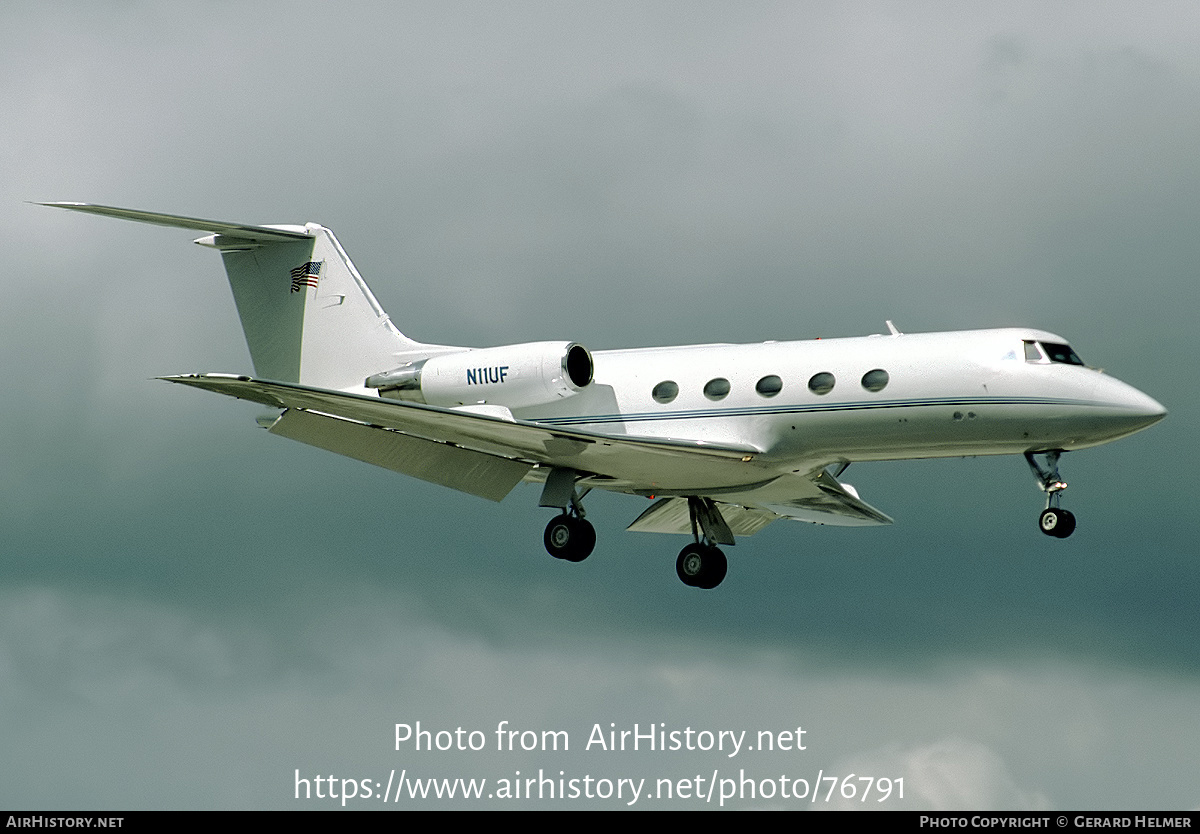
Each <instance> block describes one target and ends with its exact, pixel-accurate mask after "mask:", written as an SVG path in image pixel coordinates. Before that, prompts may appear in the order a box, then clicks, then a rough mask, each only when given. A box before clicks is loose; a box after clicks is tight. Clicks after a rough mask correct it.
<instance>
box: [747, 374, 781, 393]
mask: <svg viewBox="0 0 1200 834" xmlns="http://www.w3.org/2000/svg"><path fill="white" fill-rule="evenodd" d="M754 390H755V391H757V392H758V393H760V394H762V395H763V396H764V397H773V396H775V395H776V394H778V393H779V392H780V391H782V390H783V380H782V379H780V378H779V377H777V376H776V375H775V374H771V375H770V376H764V377H763V378H762V379H760V380H759V381H758V382H757V383H756V384H755V386H754Z"/></svg>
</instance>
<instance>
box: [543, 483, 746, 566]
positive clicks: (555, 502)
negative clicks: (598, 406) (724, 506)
mask: <svg viewBox="0 0 1200 834" xmlns="http://www.w3.org/2000/svg"><path fill="white" fill-rule="evenodd" d="M578 480H579V473H577V472H576V471H575V470H573V469H551V470H550V472H549V473H548V474H547V475H546V485H545V487H543V488H542V497H541V500H540V501H539V502H538V504H539V506H542V507H557V508H558V509H560V510H562V512H561V513H560V514H559V515H556V516H555V517H554V518H552V519H550V523H549V524H547V525H546V534H545V535H544V536H543V537H542V541H543V542H544V543H545V545H546V552H548V553H549V554H550V555H551V556H553V557H554V558H555V559H565V560H567V561H568V562H582V561H583V560H584V559H586V558H587V557H588V556H590V555H591V553H592V550H593V549H594V548H595V547H596V528H594V527H593V526H592V525H591V522H589V521H587V520H586V519H585V518H584V517H583V516H584V512H583V498H584V496H585V495H587V494H588V492H589V491H590V490H589V489H584V490H583V491H582V492H580V491H578V490H577V489H576V488H575V485H576V482H577V481H578ZM687 503H688V515H689V516H690V518H691V526H692V538H693V539H695V541H694V542H692V543H691V544H689V545H688V546H687V547H685V548H684V549H683V550H681V551H679V558H677V559H676V560H675V572H676V573H678V574H679V578H680V579H681V580H682V581H683V584H684V585H688V586H691V587H693V588H704V589H706V590H707V589H711V588H715V587H717V586H718V585H720V584H721V581H722V580H723V579H724V578H725V573H726V572H727V571H728V570H729V562H728V561H727V560H726V559H725V554H724V553H722V552H721V551H720V549H719V548H717V546H716V545H718V544H733V543H734V541H733V532H732V531H731V530H730V529H729V525H728V524H726V523H725V519H724V518H723V517H722V516H721V510H720V509H719V508H718V507H717V504H716V502H715V501H713V500H712V499H711V498H698V497H695V496H689V497H688V499H687Z"/></svg>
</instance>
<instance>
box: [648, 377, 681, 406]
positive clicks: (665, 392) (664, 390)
mask: <svg viewBox="0 0 1200 834" xmlns="http://www.w3.org/2000/svg"><path fill="white" fill-rule="evenodd" d="M650 396H652V397H654V401H655V402H659V403H669V402H670V401H671V400H673V399H675V398H676V397H678V396H679V386H678V385H676V384H675V383H674V382H672V381H671V380H669V379H668V380H666V381H665V382H660V383H658V385H655V386H654V390H653V391H652V392H651V393H650Z"/></svg>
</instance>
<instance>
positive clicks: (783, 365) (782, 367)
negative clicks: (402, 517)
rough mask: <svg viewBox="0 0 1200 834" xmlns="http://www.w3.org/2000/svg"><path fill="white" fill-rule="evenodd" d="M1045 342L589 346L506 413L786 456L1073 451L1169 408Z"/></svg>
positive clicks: (1005, 335)
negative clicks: (574, 379) (581, 366)
mask: <svg viewBox="0 0 1200 834" xmlns="http://www.w3.org/2000/svg"><path fill="white" fill-rule="evenodd" d="M1031 345H1033V346H1036V347H1028V346H1031ZM1045 345H1052V346H1062V347H1065V346H1066V340H1064V339H1062V338H1061V337H1059V336H1055V335H1054V334H1051V333H1046V332H1044V331H1040V330H1026V329H1018V328H1008V329H998V330H975V331H957V332H949V333H914V334H897V335H877V336H866V337H857V338H841V339H814V340H809V341H797V342H764V343H759V344H746V345H726V344H721V345H697V346H688V347H664V348H649V349H635V350H616V351H597V352H595V353H593V354H592V355H593V358H594V362H595V374H594V382H593V383H592V384H591V385H590V386H588V387H587V388H586V389H585V390H583V391H581V392H579V393H578V394H576V395H575V396H572V397H568V398H565V399H563V400H562V401H560V402H558V403H555V404H553V405H549V406H540V407H537V408H528V409H523V410H514V416H516V417H517V418H518V419H526V420H531V421H536V422H539V423H545V424H550V425H556V426H563V427H572V428H581V429H587V430H589V431H595V432H598V433H607V434H614V435H631V436H643V437H656V438H672V439H679V440H690V441H702V442H709V443H716V444H735V443H740V444H746V445H749V446H752V447H754V448H756V449H758V450H760V455H759V456H757V457H758V461H759V462H760V463H766V462H767V461H776V462H778V463H780V464H788V465H789V466H792V467H794V466H795V465H796V464H797V462H809V463H811V465H813V466H823V465H825V464H828V463H829V462H831V461H835V460H841V461H847V462H850V461H867V460H900V459H910V458H927V457H958V456H965V455H998V454H1020V453H1023V452H1028V451H1041V450H1047V449H1064V450H1067V449H1080V448H1085V447H1087V446H1095V445H1098V444H1101V443H1106V442H1109V441H1111V440H1116V439H1117V438H1120V437H1123V436H1125V435H1128V434H1132V433H1133V432H1135V431H1138V430H1140V429H1142V428H1145V427H1147V426H1149V425H1152V424H1153V423H1155V422H1157V421H1158V420H1159V419H1161V417H1162V416H1163V414H1165V409H1163V407H1162V406H1161V405H1160V404H1159V403H1157V402H1155V401H1154V400H1153V399H1151V398H1150V397H1148V396H1146V395H1145V394H1143V393H1142V392H1140V391H1138V390H1137V389H1135V388H1133V387H1132V386H1129V385H1127V384H1125V383H1123V382H1121V381H1120V380H1117V379H1115V378H1113V377H1111V376H1109V375H1107V374H1105V373H1103V372H1102V371H1099V370H1096V369H1093V368H1089V367H1086V366H1084V365H1082V364H1073V363H1070V362H1067V361H1056V360H1053V359H1051V358H1050V357H1049V356H1048V355H1047V351H1046V348H1045V347H1043V346H1045ZM1068 350H1069V348H1068ZM1027 351H1028V352H1029V354H1030V355H1029V356H1027ZM1070 357H1073V358H1074V361H1075V362H1077V361H1078V360H1077V358H1075V357H1074V354H1073V353H1071V354H1070ZM1062 358H1063V357H1062V356H1059V357H1058V359H1059V360H1061V359H1062ZM673 392H674V395H673V396H671V394H672V393H673ZM656 395H657V397H656Z"/></svg>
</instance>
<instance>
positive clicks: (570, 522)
mask: <svg viewBox="0 0 1200 834" xmlns="http://www.w3.org/2000/svg"><path fill="white" fill-rule="evenodd" d="M542 543H543V544H544V545H546V552H547V553H549V554H550V555H551V556H553V557H554V558H555V559H566V560H567V561H568V562H582V561H583V560H584V559H586V558H587V557H588V556H590V555H591V553H592V550H593V549H595V547H596V528H595V527H593V526H592V525H591V522H589V521H585V520H584V519H582V518H575V517H574V516H570V515H567V514H566V513H563V514H562V515H558V516H555V517H554V518H552V519H550V523H549V524H547V525H546V532H545V534H544V535H543V536H542Z"/></svg>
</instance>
